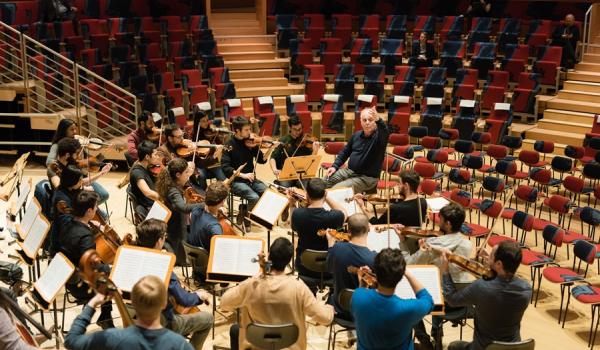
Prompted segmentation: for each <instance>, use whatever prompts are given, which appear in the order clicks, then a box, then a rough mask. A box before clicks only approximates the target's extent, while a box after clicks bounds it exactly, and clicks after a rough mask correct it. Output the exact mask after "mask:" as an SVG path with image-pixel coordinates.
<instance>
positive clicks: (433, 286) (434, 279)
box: [394, 265, 444, 305]
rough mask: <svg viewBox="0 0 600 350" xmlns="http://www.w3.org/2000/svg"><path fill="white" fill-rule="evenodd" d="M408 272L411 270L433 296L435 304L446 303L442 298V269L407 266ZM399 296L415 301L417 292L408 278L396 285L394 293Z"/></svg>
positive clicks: (431, 266) (432, 266) (429, 266)
mask: <svg viewBox="0 0 600 350" xmlns="http://www.w3.org/2000/svg"><path fill="white" fill-rule="evenodd" d="M406 269H407V270H409V271H410V272H411V273H412V274H413V276H414V277H415V278H416V279H417V280H419V282H421V284H423V286H424V287H425V289H427V291H428V292H429V294H431V297H432V298H433V303H434V304H436V305H441V304H443V303H444V301H443V298H442V285H441V279H440V269H439V268H438V267H437V266H434V265H427V266H407V267H406ZM394 294H396V295H397V296H399V297H400V298H402V299H415V298H416V297H415V292H414V291H413V289H412V287H411V286H410V284H409V283H408V280H407V279H406V277H403V278H402V280H400V282H399V283H398V285H396V291H395V292H394Z"/></svg>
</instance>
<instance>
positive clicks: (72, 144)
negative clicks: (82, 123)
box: [46, 137, 81, 188]
mask: <svg viewBox="0 0 600 350" xmlns="http://www.w3.org/2000/svg"><path fill="white" fill-rule="evenodd" d="M56 148H57V151H56V155H57V157H56V159H55V161H54V162H53V163H51V165H50V166H48V169H47V170H46V174H47V175H48V180H50V183H51V184H52V188H57V187H58V186H59V185H60V175H58V174H57V173H56V172H55V171H54V169H53V168H54V165H55V166H56V167H57V168H58V170H59V171H60V170H62V169H64V168H65V167H66V166H69V165H71V166H77V160H78V159H79V155H80V154H81V144H80V143H79V141H77V140H76V139H72V138H70V137H65V138H63V139H62V140H60V141H58V143H57V147H56ZM52 164H54V165H52Z"/></svg>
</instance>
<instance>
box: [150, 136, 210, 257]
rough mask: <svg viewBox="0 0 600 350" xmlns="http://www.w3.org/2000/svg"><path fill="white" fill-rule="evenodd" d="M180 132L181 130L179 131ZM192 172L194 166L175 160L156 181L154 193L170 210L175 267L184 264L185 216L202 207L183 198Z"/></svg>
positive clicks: (170, 235)
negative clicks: (175, 258)
mask: <svg viewBox="0 0 600 350" xmlns="http://www.w3.org/2000/svg"><path fill="white" fill-rule="evenodd" d="M180 131H181V130H180ZM193 172H194V165H193V164H192V163H188V162H186V161H185V160H184V159H181V158H175V159H173V160H171V161H170V162H169V164H167V166H166V167H165V168H164V169H163V170H162V171H161V173H160V174H159V175H158V179H157V180H156V192H158V194H159V195H160V198H161V200H162V201H163V203H165V205H166V206H167V207H168V208H169V209H170V210H171V218H170V219H169V224H168V228H167V232H168V235H167V242H168V244H169V247H168V248H169V250H170V251H172V252H174V253H175V255H176V256H177V265H180V266H182V265H184V264H185V262H186V257H185V251H184V249H183V243H182V242H183V241H184V240H186V236H187V215H188V214H189V213H191V212H192V210H193V209H194V208H197V207H200V206H204V205H203V204H199V203H193V204H192V203H187V202H186V199H185V197H184V196H183V188H184V186H185V184H187V182H188V180H189V179H190V176H191V175H192V173H193Z"/></svg>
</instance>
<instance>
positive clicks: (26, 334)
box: [0, 290, 52, 347]
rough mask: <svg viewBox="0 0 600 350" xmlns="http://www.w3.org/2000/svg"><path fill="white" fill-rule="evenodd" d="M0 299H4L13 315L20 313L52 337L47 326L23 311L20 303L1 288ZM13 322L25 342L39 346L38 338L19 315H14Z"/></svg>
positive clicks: (47, 335)
mask: <svg viewBox="0 0 600 350" xmlns="http://www.w3.org/2000/svg"><path fill="white" fill-rule="evenodd" d="M0 299H2V302H3V303H4V305H6V307H7V310H6V311H7V312H9V313H11V314H12V315H13V316H17V315H18V316H19V317H21V318H24V319H26V320H27V322H29V324H31V325H32V326H34V327H35V328H36V329H37V330H39V331H40V332H41V333H42V334H43V335H44V336H45V337H46V338H48V339H52V334H51V333H50V332H48V330H46V328H44V326H43V325H41V324H40V323H38V322H37V321H36V320H35V319H34V318H33V317H31V315H29V313H27V312H25V311H23V309H21V307H20V306H19V304H17V303H16V302H15V301H14V300H13V299H12V298H11V297H10V296H8V295H7V294H6V292H4V291H3V290H0ZM13 323H14V325H15V330H16V331H17V333H18V334H19V336H20V337H21V339H23V341H24V342H26V343H27V344H29V345H31V346H34V347H39V344H38V342H37V340H36V339H35V337H34V336H33V335H32V334H31V332H30V331H29V330H28V329H27V327H25V326H24V325H23V324H22V323H21V322H20V321H19V319H18V318H17V317H13Z"/></svg>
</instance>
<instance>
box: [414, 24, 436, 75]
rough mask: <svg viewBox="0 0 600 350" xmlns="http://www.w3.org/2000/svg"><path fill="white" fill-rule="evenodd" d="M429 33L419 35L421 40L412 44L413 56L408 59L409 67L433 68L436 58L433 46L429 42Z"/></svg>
mask: <svg viewBox="0 0 600 350" xmlns="http://www.w3.org/2000/svg"><path fill="white" fill-rule="evenodd" d="M428 39H429V38H428V36H427V32H424V31H423V32H421V34H419V40H415V41H413V43H412V54H411V57H410V58H409V59H408V65H409V66H414V67H432V66H433V59H434V58H435V49H434V47H433V44H432V43H430V42H429V41H428Z"/></svg>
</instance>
